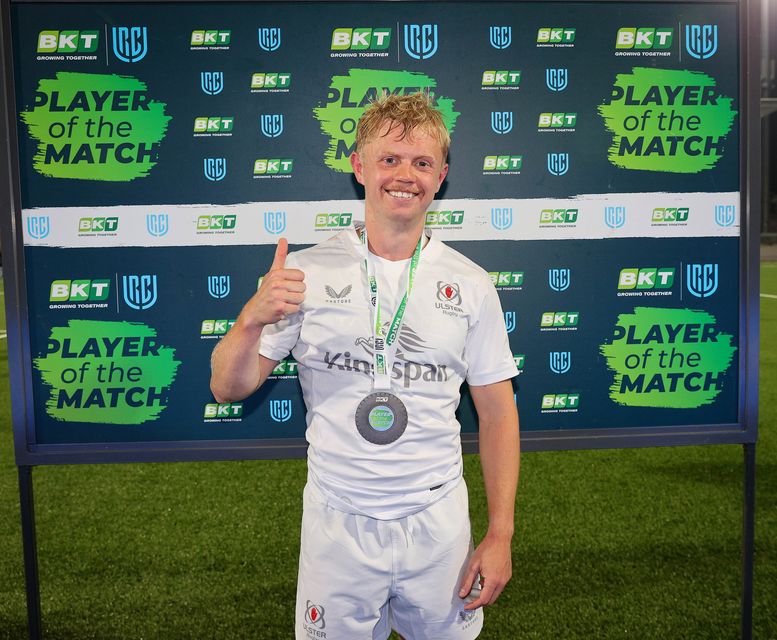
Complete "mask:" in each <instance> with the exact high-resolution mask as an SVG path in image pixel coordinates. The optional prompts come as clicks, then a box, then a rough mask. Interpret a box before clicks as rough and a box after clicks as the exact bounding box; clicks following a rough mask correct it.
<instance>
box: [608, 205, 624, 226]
mask: <svg viewBox="0 0 777 640" xmlns="http://www.w3.org/2000/svg"><path fill="white" fill-rule="evenodd" d="M604 224H606V225H607V226H608V227H610V229H620V228H621V227H622V226H623V225H624V224H626V207H622V206H617V205H615V206H607V207H605V208H604Z"/></svg>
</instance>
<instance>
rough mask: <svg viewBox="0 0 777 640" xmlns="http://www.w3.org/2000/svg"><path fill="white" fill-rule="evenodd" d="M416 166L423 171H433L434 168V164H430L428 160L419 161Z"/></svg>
mask: <svg viewBox="0 0 777 640" xmlns="http://www.w3.org/2000/svg"><path fill="white" fill-rule="evenodd" d="M416 164H417V165H418V166H419V167H421V168H422V169H431V168H432V163H431V162H429V161H428V160H419V161H418V162H417V163H416Z"/></svg>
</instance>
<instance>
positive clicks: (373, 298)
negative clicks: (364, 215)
mask: <svg viewBox="0 0 777 640" xmlns="http://www.w3.org/2000/svg"><path fill="white" fill-rule="evenodd" d="M361 240H362V245H364V251H365V256H364V264H365V267H366V269H367V282H368V283H369V286H370V302H371V304H372V345H373V355H372V358H373V377H374V384H373V386H374V388H375V389H390V388H391V373H390V372H391V367H390V366H389V364H390V363H389V361H390V360H393V357H394V353H395V352H396V346H393V345H394V344H395V343H396V340H397V338H398V337H399V330H400V329H401V328H402V320H403V318H404V317H405V309H406V308H407V300H408V298H409V297H410V292H411V291H412V290H413V280H414V279H415V273H416V270H417V269H418V262H419V261H420V259H421V249H422V248H423V244H424V234H423V233H422V234H421V237H420V238H419V239H418V246H417V247H416V248H415V251H414V252H413V256H412V258H411V259H410V268H409V269H408V272H407V286H406V287H405V293H404V295H403V296H402V300H401V301H400V303H399V306H398V307H397V310H396V312H395V313H394V317H393V318H392V319H391V323H390V324H389V328H388V332H386V333H384V331H383V326H382V323H381V312H380V295H379V294H378V279H377V278H376V277H375V270H374V268H373V265H372V258H371V256H370V249H369V245H368V244H367V227H364V228H363V229H362V232H361ZM392 347H393V348H392Z"/></svg>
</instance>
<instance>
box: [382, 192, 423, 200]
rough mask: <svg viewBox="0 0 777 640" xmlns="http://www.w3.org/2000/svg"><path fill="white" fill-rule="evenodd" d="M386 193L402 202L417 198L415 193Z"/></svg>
mask: <svg viewBox="0 0 777 640" xmlns="http://www.w3.org/2000/svg"><path fill="white" fill-rule="evenodd" d="M386 193H388V194H389V195H390V196H392V197H394V198H401V199H403V200H409V199H410V198H413V197H414V196H417V195H418V194H417V193H412V192H410V191H389V190H386Z"/></svg>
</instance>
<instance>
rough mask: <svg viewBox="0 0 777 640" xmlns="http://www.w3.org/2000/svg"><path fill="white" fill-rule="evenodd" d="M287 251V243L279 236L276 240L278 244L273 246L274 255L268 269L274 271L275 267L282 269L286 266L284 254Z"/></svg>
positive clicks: (285, 254) (286, 253)
mask: <svg viewBox="0 0 777 640" xmlns="http://www.w3.org/2000/svg"><path fill="white" fill-rule="evenodd" d="M288 253H289V243H288V242H287V241H286V238H280V239H279V240H278V246H277V247H275V257H274V258H273V261H272V266H271V267H270V271H275V270H276V269H283V268H284V267H285V266H286V256H287V255H288Z"/></svg>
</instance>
